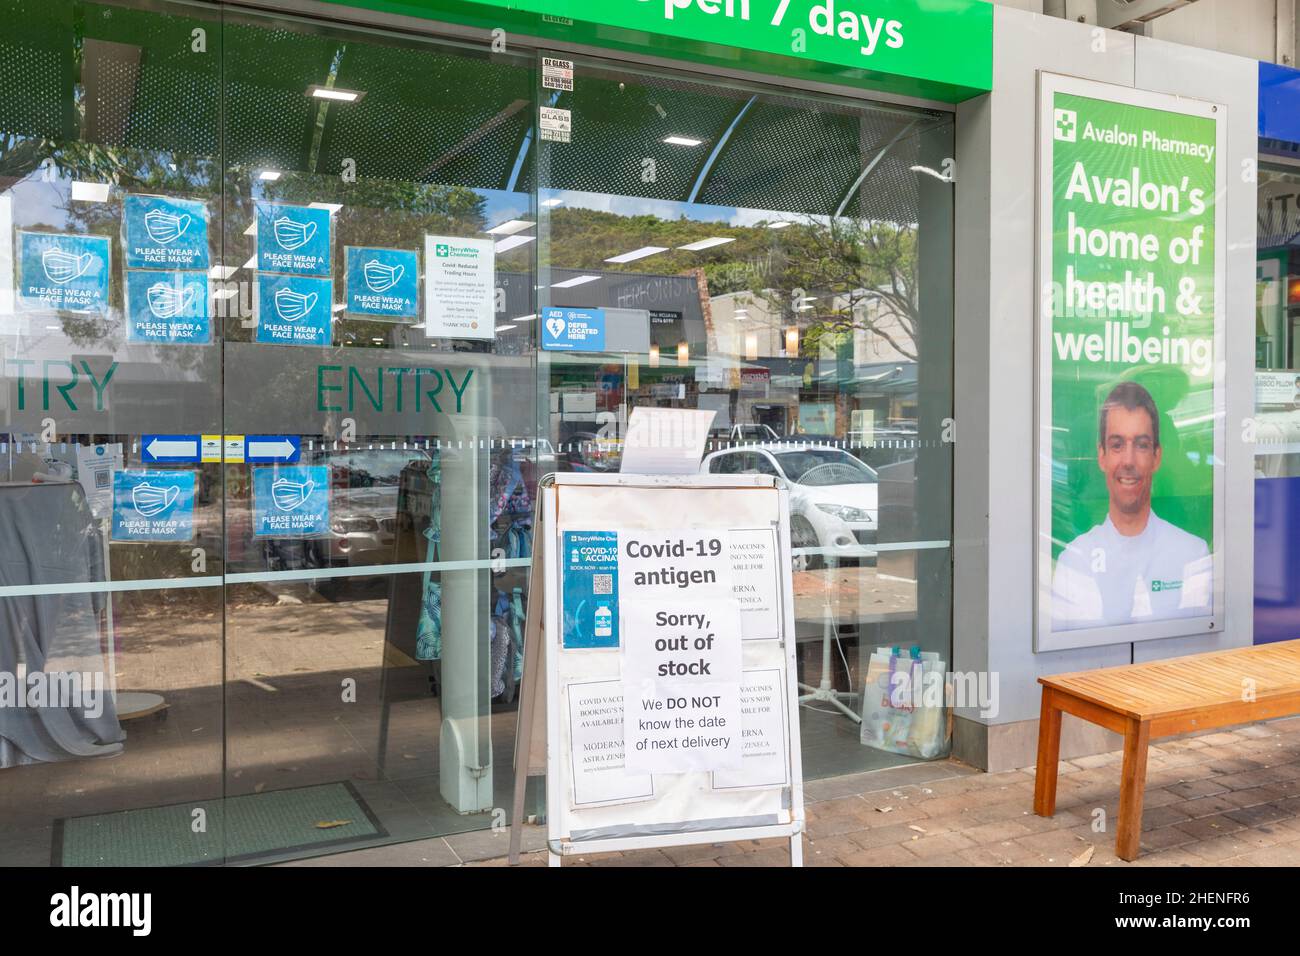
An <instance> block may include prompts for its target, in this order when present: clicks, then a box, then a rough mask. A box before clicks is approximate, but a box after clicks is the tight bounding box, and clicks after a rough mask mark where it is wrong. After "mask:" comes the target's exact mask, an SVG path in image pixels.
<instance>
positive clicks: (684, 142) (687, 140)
mask: <svg viewBox="0 0 1300 956" xmlns="http://www.w3.org/2000/svg"><path fill="white" fill-rule="evenodd" d="M664 142H665V143H669V144H671V145H673V146H699V145H701V144H702V143H703V142H704V140H702V139H694V138H692V137H690V136H665V137H664Z"/></svg>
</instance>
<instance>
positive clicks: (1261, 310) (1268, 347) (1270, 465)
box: [1255, 162, 1300, 478]
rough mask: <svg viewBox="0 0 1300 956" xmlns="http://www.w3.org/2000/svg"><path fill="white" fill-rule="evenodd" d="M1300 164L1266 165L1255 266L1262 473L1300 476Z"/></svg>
mask: <svg viewBox="0 0 1300 956" xmlns="http://www.w3.org/2000/svg"><path fill="white" fill-rule="evenodd" d="M1298 242H1300V166H1293V165H1283V164H1281V163H1278V162H1274V163H1261V165H1260V170H1259V223H1258V230H1257V242H1256V249H1257V252H1256V263H1255V368H1256V373H1255V417H1256V427H1257V432H1256V435H1255V440H1256V443H1257V444H1256V449H1255V471H1256V474H1257V476H1258V477H1261V478H1285V477H1297V476H1300V446H1298V445H1297V443H1298V442H1300V335H1297V333H1298V332H1300V260H1297V259H1296V257H1295V250H1296V249H1297V243H1298Z"/></svg>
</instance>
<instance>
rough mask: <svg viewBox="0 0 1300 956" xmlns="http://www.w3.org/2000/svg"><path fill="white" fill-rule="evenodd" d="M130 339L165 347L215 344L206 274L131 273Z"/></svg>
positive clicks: (128, 295)
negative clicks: (213, 342) (213, 341)
mask: <svg viewBox="0 0 1300 956" xmlns="http://www.w3.org/2000/svg"><path fill="white" fill-rule="evenodd" d="M126 340H127V341H128V342H156V343H159V344H163V345H207V344H209V343H210V342H211V341H212V321H211V319H210V318H209V313H208V274H207V273H206V272H155V271H153V270H152V269H148V270H139V271H135V270H129V271H128V272H127V274H126Z"/></svg>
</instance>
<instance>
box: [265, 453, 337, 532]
mask: <svg viewBox="0 0 1300 956" xmlns="http://www.w3.org/2000/svg"><path fill="white" fill-rule="evenodd" d="M329 482H330V470H329V466H328V465H287V466H280V465H271V466H265V465H264V466H263V467H261V468H254V469H253V533H254V534H255V535H258V536H260V537H273V538H310V537H314V536H316V535H322V534H326V533H328V531H329V528H330V504H329V491H330V488H329Z"/></svg>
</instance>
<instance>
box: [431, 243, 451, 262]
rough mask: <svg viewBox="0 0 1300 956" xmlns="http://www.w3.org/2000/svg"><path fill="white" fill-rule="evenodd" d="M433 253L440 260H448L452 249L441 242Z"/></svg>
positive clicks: (434, 248)
mask: <svg viewBox="0 0 1300 956" xmlns="http://www.w3.org/2000/svg"><path fill="white" fill-rule="evenodd" d="M433 252H434V255H436V256H437V257H438V258H439V259H446V258H447V257H448V256H449V255H451V247H450V246H448V245H447V244H446V243H445V242H440V243H438V244H437V245H436V246H434V247H433Z"/></svg>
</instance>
